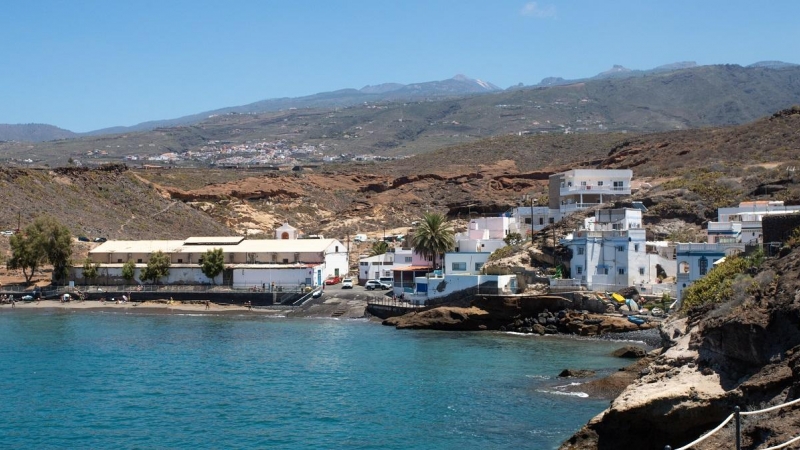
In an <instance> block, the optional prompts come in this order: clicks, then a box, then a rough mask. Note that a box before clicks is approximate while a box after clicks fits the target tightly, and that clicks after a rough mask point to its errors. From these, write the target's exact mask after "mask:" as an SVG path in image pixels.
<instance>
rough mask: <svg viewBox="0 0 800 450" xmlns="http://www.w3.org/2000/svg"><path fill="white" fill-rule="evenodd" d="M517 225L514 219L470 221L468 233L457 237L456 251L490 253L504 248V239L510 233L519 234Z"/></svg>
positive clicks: (499, 218)
mask: <svg viewBox="0 0 800 450" xmlns="http://www.w3.org/2000/svg"><path fill="white" fill-rule="evenodd" d="M517 229H518V227H517V223H516V220H515V219H514V218H513V217H508V216H499V217H480V218H476V219H470V221H469V224H468V225H467V231H465V232H464V233H458V234H456V235H455V241H456V251H458V252H473V253H474V252H488V253H492V252H493V251H495V250H497V249H499V248H503V247H505V246H506V243H505V241H504V240H503V239H505V238H506V236H508V234H509V233H512V232H517Z"/></svg>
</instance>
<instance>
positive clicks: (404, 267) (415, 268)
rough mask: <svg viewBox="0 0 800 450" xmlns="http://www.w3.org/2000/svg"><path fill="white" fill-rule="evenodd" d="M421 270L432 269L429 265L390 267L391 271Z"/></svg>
mask: <svg viewBox="0 0 800 450" xmlns="http://www.w3.org/2000/svg"><path fill="white" fill-rule="evenodd" d="M422 270H433V267H431V266H403V267H398V268H396V269H392V271H393V272H412V271H413V272H418V271H422Z"/></svg>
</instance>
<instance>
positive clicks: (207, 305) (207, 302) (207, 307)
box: [206, 300, 211, 309]
mask: <svg viewBox="0 0 800 450" xmlns="http://www.w3.org/2000/svg"><path fill="white" fill-rule="evenodd" d="M210 307H211V302H209V301H208V300H206V309H209V308H210Z"/></svg>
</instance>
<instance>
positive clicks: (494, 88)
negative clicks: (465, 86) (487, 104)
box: [451, 74, 502, 91]
mask: <svg viewBox="0 0 800 450" xmlns="http://www.w3.org/2000/svg"><path fill="white" fill-rule="evenodd" d="M451 80H454V81H460V82H463V83H473V84H477V85H478V86H480V87H481V88H483V89H485V90H487V91H502V89H500V88H499V87H497V86H495V85H493V84H492V83H489V82H488V81H483V80H480V79H477V78H470V77H468V76H466V75H463V74H458V75H456V76H454V77H453V78H451Z"/></svg>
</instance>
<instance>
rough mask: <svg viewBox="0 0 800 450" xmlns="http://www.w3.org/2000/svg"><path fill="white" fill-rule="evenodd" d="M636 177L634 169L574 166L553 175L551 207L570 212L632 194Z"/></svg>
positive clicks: (550, 189)
mask: <svg viewBox="0 0 800 450" xmlns="http://www.w3.org/2000/svg"><path fill="white" fill-rule="evenodd" d="M632 178H633V171H632V170H630V169H572V170H568V171H566V172H562V173H557V174H553V175H550V185H549V192H548V196H549V197H548V198H549V201H550V204H549V206H550V209H558V210H559V211H560V212H561V213H562V214H569V213H572V212H575V211H579V210H581V209H586V208H591V207H592V206H597V205H598V204H601V203H607V202H611V201H614V200H616V199H619V198H620V197H622V196H628V195H631V179H632ZM556 220H560V219H556Z"/></svg>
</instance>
